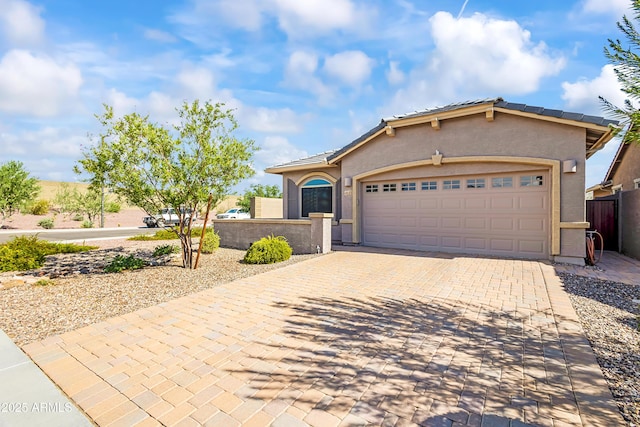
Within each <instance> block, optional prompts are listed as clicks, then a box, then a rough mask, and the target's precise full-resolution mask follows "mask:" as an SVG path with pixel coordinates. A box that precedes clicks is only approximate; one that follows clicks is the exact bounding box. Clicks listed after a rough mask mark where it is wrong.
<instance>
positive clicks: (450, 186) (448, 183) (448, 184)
mask: <svg viewBox="0 0 640 427" xmlns="http://www.w3.org/2000/svg"><path fill="white" fill-rule="evenodd" d="M442 189H443V190H459V189H460V180H459V179H445V180H444V181H442Z"/></svg>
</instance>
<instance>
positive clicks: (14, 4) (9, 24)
mask: <svg viewBox="0 0 640 427" xmlns="http://www.w3.org/2000/svg"><path fill="white" fill-rule="evenodd" d="M40 12H41V8H39V7H36V6H34V5H32V4H31V3H29V2H26V1H23V0H0V30H1V31H2V33H3V34H4V36H5V37H6V38H7V40H8V41H9V42H10V43H11V45H12V46H14V47H24V46H33V45H37V44H39V43H40V42H42V40H44V28H45V22H44V20H43V19H42V18H41V17H40Z"/></svg>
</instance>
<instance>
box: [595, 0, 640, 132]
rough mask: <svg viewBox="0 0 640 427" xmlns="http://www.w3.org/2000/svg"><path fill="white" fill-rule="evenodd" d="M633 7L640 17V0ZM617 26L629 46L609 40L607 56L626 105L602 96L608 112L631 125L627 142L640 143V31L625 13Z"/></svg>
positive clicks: (606, 48) (636, 17)
mask: <svg viewBox="0 0 640 427" xmlns="http://www.w3.org/2000/svg"><path fill="white" fill-rule="evenodd" d="M632 7H633V10H634V18H635V19H636V20H640V0H633V1H632ZM617 25H618V29H619V30H620V31H621V32H622V33H623V34H624V35H625V38H626V39H627V43H628V47H625V46H623V44H622V42H621V41H620V40H618V39H616V40H611V39H609V43H608V44H609V46H608V47H606V46H605V48H604V55H605V56H606V57H607V59H608V60H609V62H610V63H611V64H612V65H613V66H614V72H615V73H616V76H617V77H618V82H620V85H621V86H622V88H621V89H622V91H623V92H624V93H626V94H627V96H628V98H627V99H626V100H625V102H624V106H616V105H614V104H612V103H611V102H609V101H607V100H606V99H605V98H603V97H602V96H600V97H599V98H600V101H601V102H602V103H603V105H604V107H605V109H606V110H607V111H609V112H610V113H611V114H613V115H614V116H615V117H616V118H618V119H620V120H621V121H622V122H623V123H624V124H626V125H628V130H627V133H626V134H625V137H624V139H625V141H626V142H631V141H633V142H636V143H640V110H638V108H636V107H635V106H634V102H635V103H636V105H637V104H638V102H640V55H639V52H638V49H639V48H640V33H638V30H637V29H636V28H635V26H634V25H633V22H631V21H630V20H629V18H627V16H626V15H625V16H623V17H622V22H618V23H617Z"/></svg>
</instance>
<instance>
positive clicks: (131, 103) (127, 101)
mask: <svg viewBox="0 0 640 427" xmlns="http://www.w3.org/2000/svg"><path fill="white" fill-rule="evenodd" d="M104 97H105V99H104V102H105V103H106V104H107V105H109V106H111V107H113V114H114V115H115V116H116V117H122V116H124V115H125V114H129V113H133V112H134V111H137V108H138V107H139V106H140V105H141V102H140V101H139V100H137V99H135V98H131V97H129V96H127V95H126V94H125V93H123V92H120V91H119V90H116V89H113V88H112V89H109V91H107V93H106V94H105V96H104ZM101 113H102V112H101Z"/></svg>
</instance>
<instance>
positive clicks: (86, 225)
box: [82, 221, 93, 228]
mask: <svg viewBox="0 0 640 427" xmlns="http://www.w3.org/2000/svg"><path fill="white" fill-rule="evenodd" d="M82 228H93V222H91V221H83V222H82Z"/></svg>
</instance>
